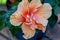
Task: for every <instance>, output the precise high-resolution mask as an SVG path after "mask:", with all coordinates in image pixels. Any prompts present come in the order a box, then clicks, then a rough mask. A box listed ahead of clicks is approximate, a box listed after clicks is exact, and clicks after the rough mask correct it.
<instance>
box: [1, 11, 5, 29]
mask: <svg viewBox="0 0 60 40" xmlns="http://www.w3.org/2000/svg"><path fill="white" fill-rule="evenodd" d="M5 13H6V12H5V11H0V30H2V29H3V28H4V27H5V18H4V15H5Z"/></svg>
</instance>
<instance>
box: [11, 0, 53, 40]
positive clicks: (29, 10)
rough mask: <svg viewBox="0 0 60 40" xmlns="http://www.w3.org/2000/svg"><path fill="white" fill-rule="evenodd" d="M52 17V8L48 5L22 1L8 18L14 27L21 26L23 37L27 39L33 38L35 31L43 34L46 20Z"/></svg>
mask: <svg viewBox="0 0 60 40" xmlns="http://www.w3.org/2000/svg"><path fill="white" fill-rule="evenodd" d="M51 15H52V7H51V6H50V4H48V3H44V4H41V2H40V0H32V1H31V2H28V0H22V2H20V3H19V4H18V8H17V10H16V12H14V13H13V14H12V15H11V16H10V22H11V24H12V25H14V26H19V25H20V24H22V26H21V29H22V31H23V33H24V35H23V37H24V38H25V39H29V38H31V37H33V36H34V34H35V31H36V29H39V30H42V32H45V30H46V26H47V23H48V18H49V17H50V16H51Z"/></svg>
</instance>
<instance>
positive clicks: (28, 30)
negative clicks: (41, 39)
mask: <svg viewBox="0 0 60 40" xmlns="http://www.w3.org/2000/svg"><path fill="white" fill-rule="evenodd" d="M22 31H23V33H24V35H23V37H24V38H25V39H29V38H31V37H33V36H34V34H35V30H32V29H31V28H30V26H28V25H26V24H25V23H23V24H22Z"/></svg>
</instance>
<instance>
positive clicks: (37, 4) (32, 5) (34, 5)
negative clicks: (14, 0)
mask: <svg viewBox="0 0 60 40" xmlns="http://www.w3.org/2000/svg"><path fill="white" fill-rule="evenodd" d="M41 5H42V4H41V2H40V0H32V1H31V2H30V4H29V8H30V10H31V11H32V10H34V9H35V8H37V7H40V6H41Z"/></svg>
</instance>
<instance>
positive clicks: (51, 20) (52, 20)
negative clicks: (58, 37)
mask: <svg viewBox="0 0 60 40" xmlns="http://www.w3.org/2000/svg"><path fill="white" fill-rule="evenodd" d="M52 11H54V10H52ZM48 20H49V26H50V27H51V28H53V27H54V26H55V24H56V23H57V20H58V17H57V16H55V14H54V12H52V16H51V17H50V18H49V19H48Z"/></svg>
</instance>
